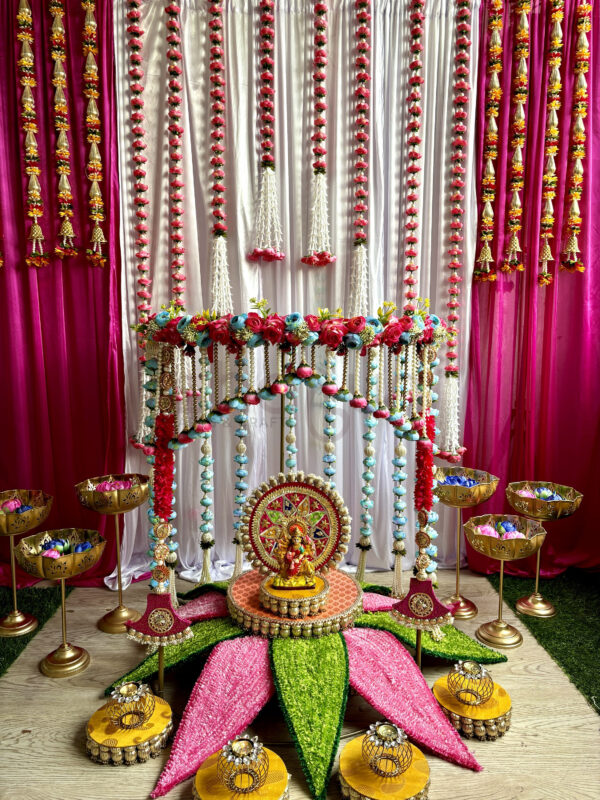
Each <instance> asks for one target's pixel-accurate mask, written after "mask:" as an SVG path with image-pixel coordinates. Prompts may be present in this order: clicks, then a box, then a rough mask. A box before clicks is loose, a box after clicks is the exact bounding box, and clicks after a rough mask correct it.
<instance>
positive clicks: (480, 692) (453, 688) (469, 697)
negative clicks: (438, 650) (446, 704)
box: [448, 661, 494, 706]
mask: <svg viewBox="0 0 600 800" xmlns="http://www.w3.org/2000/svg"><path fill="white" fill-rule="evenodd" d="M448 689H449V691H450V692H451V693H452V694H453V695H454V697H456V699H457V700H460V702H461V703H464V704H465V705H468V706H478V705H480V704H481V703H485V702H486V701H487V700H489V699H490V697H491V696H492V694H493V691H494V681H493V680H492V676H491V675H490V673H489V672H488V671H487V669H486V668H485V667H483V666H482V665H481V664H478V663H477V662H476V661H459V662H458V664H455V665H454V666H453V667H452V669H451V671H450V673H449V674H448Z"/></svg>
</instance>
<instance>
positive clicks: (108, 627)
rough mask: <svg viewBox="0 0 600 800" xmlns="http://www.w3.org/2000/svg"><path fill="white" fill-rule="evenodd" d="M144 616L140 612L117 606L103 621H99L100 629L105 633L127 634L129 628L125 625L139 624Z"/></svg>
mask: <svg viewBox="0 0 600 800" xmlns="http://www.w3.org/2000/svg"><path fill="white" fill-rule="evenodd" d="M141 616H142V615H141V614H140V612H139V611H136V610H135V609H133V608H127V607H126V606H117V607H116V608H113V610H112V611H109V612H108V614H105V615H104V616H103V617H102V619H100V620H98V627H99V628H100V630H101V631H104V633H126V632H127V626H126V625H125V623H126V622H127V621H128V620H129V621H130V622H137V620H138V619H140V617H141Z"/></svg>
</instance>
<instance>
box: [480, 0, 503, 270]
mask: <svg viewBox="0 0 600 800" xmlns="http://www.w3.org/2000/svg"><path fill="white" fill-rule="evenodd" d="M503 14H504V2H503V0H490V11H489V20H488V32H489V35H490V39H489V43H488V63H487V71H488V75H489V76H490V77H489V81H488V86H487V91H486V98H485V116H486V119H487V124H486V128H485V139H484V147H483V160H484V164H485V167H484V170H483V178H482V181H481V203H482V210H481V218H480V221H479V238H480V239H481V251H480V253H479V257H478V258H477V263H478V264H480V267H479V268H478V269H476V270H475V271H474V273H473V279H474V280H476V281H495V280H496V270H495V269H494V268H493V266H492V265H493V261H494V258H493V256H492V250H491V248H490V242H492V241H493V239H494V202H495V200H496V172H495V170H494V161H495V160H496V159H497V158H498V125H497V123H496V118H497V117H498V114H499V113H500V100H501V98H502V89H501V88H500V73H501V72H502V57H503V51H502V29H503Z"/></svg>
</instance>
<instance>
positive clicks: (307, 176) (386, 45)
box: [107, 0, 480, 586]
mask: <svg viewBox="0 0 600 800" xmlns="http://www.w3.org/2000/svg"><path fill="white" fill-rule="evenodd" d="M479 4H480V0H475V2H474V3H473V6H474V7H473V20H474V25H473V30H472V37H471V38H472V41H473V46H472V50H471V53H472V76H474V75H476V70H477V53H478V25H477V20H478V13H479ZM179 5H180V6H181V22H182V31H183V39H184V41H183V56H184V61H183V64H184V80H183V83H184V104H183V110H184V116H183V127H184V128H185V133H184V136H183V138H184V170H185V174H184V180H185V184H186V186H185V189H184V190H183V191H184V195H185V225H186V227H185V247H186V256H185V259H186V269H185V271H186V274H187V283H186V295H185V300H186V306H187V309H188V311H190V312H195V311H199V310H202V309H204V308H207V307H208V306H209V303H210V296H209V292H210V274H209V253H210V248H211V238H210V220H209V212H210V197H211V195H210V180H209V172H210V168H209V158H210V150H209V147H210V143H211V140H210V138H209V133H210V125H209V120H210V108H209V82H208V47H209V43H208V37H207V22H208V17H209V15H208V6H209V3H208V0H179ZM408 6H409V4H408V3H407V2H405V0H373V3H372V41H371V44H372V50H371V55H372V67H371V71H372V83H371V109H372V111H371V114H372V116H371V142H370V144H371V169H370V176H369V178H370V185H369V188H370V198H369V206H370V227H369V244H368V249H369V276H370V281H369V287H370V288H369V292H370V298H369V300H370V307H371V309H372V310H373V311H375V310H376V309H377V307H378V306H379V305H380V304H381V303H382V302H383V301H384V300H392V301H395V302H397V303H399V305H401V304H402V294H403V284H402V279H403V273H402V267H403V263H404V256H403V252H404V249H405V247H404V224H405V217H404V208H405V201H404V184H405V172H404V169H405V152H406V134H405V130H406V123H407V113H406V106H407V104H406V102H405V100H406V96H407V94H408V88H407V87H408V84H407V80H408V63H409V52H408ZM224 7H225V11H224V46H225V50H226V70H227V71H226V80H227V153H226V159H227V166H226V168H225V169H226V185H227V190H228V191H227V198H228V207H227V211H228V215H229V218H228V224H229V234H228V237H227V247H228V256H229V265H230V270H231V284H232V292H233V303H234V309H235V311H236V312H241V311H244V310H246V311H247V310H249V306H250V298H252V297H259V298H262V297H265V298H267V299H268V300H269V305H270V306H271V308H272V309H273V310H275V311H277V312H279V313H289V312H291V311H300V312H301V313H313V312H316V309H317V308H319V307H329V308H337V307H338V306H342V307H347V306H348V301H349V288H350V280H349V279H350V266H351V263H352V229H351V214H352V204H353V196H352V190H353V183H352V177H351V164H352V161H353V149H354V139H353V132H354V131H353V125H352V121H353V117H352V107H353V103H352V100H353V98H352V92H353V90H354V86H353V85H352V81H351V76H352V74H353V69H352V65H353V61H354V58H355V56H356V52H355V37H354V13H355V10H354V0H330V3H329V7H330V13H329V49H330V57H329V67H328V83H327V88H328V98H327V100H328V104H329V111H328V114H327V116H328V170H329V171H328V181H329V208H330V214H331V241H332V251H333V252H334V253H335V254H336V255H337V262H336V263H335V264H333V265H331V266H329V267H326V268H322V269H319V268H314V267H309V266H306V265H304V264H302V263H301V262H300V258H301V257H302V255H304V252H305V250H306V246H307V237H308V232H309V229H308V226H309V203H310V184H311V166H310V165H311V161H312V157H311V153H310V146H311V142H310V135H311V132H312V131H311V125H312V116H313V115H312V80H311V74H312V65H311V63H310V62H311V55H312V36H313V19H312V15H311V7H312V3H309V2H308V1H307V0H280V1H279V2H278V3H277V4H276V13H275V28H276V51H275V60H276V65H275V74H276V81H275V87H276V98H275V99H276V109H277V110H276V112H275V116H276V123H275V128H276V135H275V145H276V152H275V155H276V165H277V178H278V181H279V192H280V202H281V214H282V226H283V237H284V251H285V253H286V256H287V257H286V260H285V261H284V262H276V263H273V264H265V265H261V264H255V263H251V262H249V261H248V260H247V259H246V253H247V252H248V250H249V249H250V244H251V234H252V226H253V223H254V203H255V201H256V199H257V195H258V188H259V157H260V152H259V147H258V129H259V127H260V123H259V121H258V119H257V114H256V107H257V97H258V85H259V84H258V80H257V76H258V72H259V65H258V54H257V24H258V15H259V11H258V3H255V2H252V1H251V0H226V2H225V4H224ZM163 8H164V3H163V2H161V0H147V2H145V3H144V4H143V6H142V13H143V17H142V23H141V24H142V27H143V28H144V29H145V31H146V35H145V37H144V61H145V63H144V69H145V73H146V76H145V78H144V84H145V87H146V89H145V93H144V100H145V112H146V129H147V131H148V133H147V143H148V149H147V151H146V155H147V156H148V164H147V169H148V176H147V178H146V181H147V183H148V184H149V185H150V187H151V191H150V192H149V196H150V199H151V205H150V207H149V219H148V225H149V228H150V238H151V244H150V248H151V252H152V259H151V270H152V274H151V277H152V278H153V281H154V284H153V290H154V295H153V299H152V304H153V307H154V308H156V309H158V308H159V307H160V305H161V303H165V302H168V300H169V270H168V262H169V259H168V247H169V241H168V225H167V193H168V180H169V175H168V168H167V159H168V153H167V137H166V125H167V121H166V105H165V101H166V91H165V89H166V81H167V78H166V59H165V50H166V47H165V13H164V11H163ZM454 13H455V3H454V2H453V0H430V1H429V2H428V3H427V7H426V17H427V19H426V23H425V31H426V35H425V39H424V44H425V51H424V54H423V57H424V63H425V69H424V73H423V74H424V78H425V87H424V103H423V105H424V114H423V123H424V124H423V130H422V137H423V145H422V151H423V159H422V166H423V172H422V173H421V180H422V189H421V194H422V234H421V242H420V245H419V253H420V264H421V269H420V270H419V279H420V286H419V292H420V294H421V295H422V296H423V297H429V298H430V299H431V310H432V311H434V312H437V313H438V314H439V315H440V316H444V315H445V312H446V291H447V274H448V270H447V269H445V264H446V263H447V261H448V256H447V254H446V251H447V249H448V235H449V234H448V229H449V204H448V198H449V190H448V189H449V169H450V161H449V157H450V141H451V122H452V119H451V114H452V74H453V70H454V25H453V20H454ZM125 14H126V4H125V2H124V0H118V3H117V4H116V12H115V43H116V45H115V46H116V50H117V53H116V63H117V86H118V92H119V110H118V124H119V142H120V148H121V153H120V170H121V185H122V206H121V208H122V211H121V214H122V229H121V236H122V254H123V275H122V308H123V331H124V343H123V348H124V362H125V384H126V400H127V426H128V430H129V431H130V432H133V431H134V430H135V429H136V426H137V417H138V411H139V409H138V405H139V400H138V383H139V381H138V361H137V353H136V343H135V335H134V334H133V333H132V332H131V333H129V335H128V331H129V326H130V325H131V324H132V323H134V322H135V320H136V300H137V298H136V295H135V292H136V279H137V275H136V270H135V266H134V257H133V253H134V251H135V245H134V241H133V240H134V236H133V223H132V220H133V208H132V197H133V192H132V186H131V177H130V176H131V167H130V163H131V162H130V158H131V150H130V142H131V136H130V131H129V122H128V119H129V101H130V98H129V95H128V75H127V69H128V66H127V44H126V42H127V35H126V33H125V28H126V24H127V23H126V19H125ZM471 83H474V79H473V77H472V79H471ZM474 117H475V115H474V114H471V116H470V129H469V134H468V140H469V159H468V161H467V163H466V170H467V172H466V174H467V178H468V182H467V186H466V190H465V191H466V213H465V217H464V221H465V243H464V247H465V265H466V266H465V271H464V275H463V277H464V282H463V284H462V291H463V293H462V297H461V300H462V312H461V317H462V319H461V326H460V327H461V330H462V340H461V348H460V350H461V365H462V381H461V385H462V386H464V385H465V379H466V371H467V358H466V354H467V349H468V330H469V308H470V290H469V287H470V276H471V265H472V262H473V254H474V245H475V234H476V225H477V220H476V205H475V187H474V185H473V175H474V171H473V169H472V164H473V139H474V130H473V124H472V123H473V120H474ZM469 176H470V177H469ZM321 366H322V365H321ZM442 367H443V361H442ZM339 369H340V371H341V360H340V365H339ZM321 371H322V370H321ZM440 376H441V377H440V384H439V386H440V388H441V392H440V395H441V396H440V403H439V407H440V408H442V407H443V386H444V378H443V371H442V369H440ZM300 389H301V390H300V397H299V413H298V425H297V429H296V434H297V437H298V441H297V444H298V448H299V452H298V468H299V469H303V470H305V471H306V472H314V473H317V474H322V467H323V464H322V461H321V458H322V454H323V441H324V436H323V434H322V428H323V412H322V396H321V394H320V393H316V392H313V391H310V390H305V389H304V388H303V387H300ZM249 414H250V421H249V428H250V433H251V435H250V437H249V440H248V455H249V457H250V475H249V479H248V482H249V484H250V487H253V486H255V485H257V484H258V483H260V482H261V481H262V480H264V479H265V478H266V477H267V476H269V475H270V474H273V473H276V472H277V471H278V469H279V445H278V442H279V430H280V427H279V426H280V415H279V405H278V402H277V401H273V402H272V403H267V404H261V406H260V407H258V408H256V407H255V408H252V409H250V412H249ZM234 427H235V424H234V422H233V420H229V421H228V422H227V423H226V424H224V425H222V426H220V427H218V428H217V429H216V430H215V433H214V440H213V450H214V453H215V505H214V511H215V539H216V547H215V549H214V551H213V554H214V558H215V562H214V564H213V567H214V577H222V576H224V575H227V574H230V568H229V572H228V571H227V570H228V566H227V564H228V563H231V562H232V561H233V555H234V547H233V544H232V534H233V530H232V523H233V513H232V512H233V481H234V477H233V470H234V462H233V455H234V446H235V441H234V439H235V437H234V436H233V430H234ZM337 428H338V436H337V448H338V449H337V459H338V460H337V467H338V474H337V476H336V482H337V488H338V490H339V491H340V492H341V494H342V496H343V497H344V498H345V500H346V503H347V504H348V506H349V509H350V513H351V515H352V517H353V519H354V520H356V519H358V517H359V514H360V505H359V499H360V481H361V477H360V476H361V473H362V457H363V456H362V444H363V443H362V439H361V434H362V432H363V426H362V417H361V414H360V412H356V411H353V410H352V409H350V408H348V407H347V406H346V407H344V408H343V410H340V411H338V422H337ZM377 431H378V432H377V442H378V461H377V468H376V478H375V482H374V485H375V487H376V494H375V495H374V497H375V498H376V505H375V508H374V510H373V514H374V517H375V522H374V535H373V549H372V550H371V551H370V553H369V558H368V566H369V567H372V568H380V569H381V568H388V567H389V566H390V565H391V563H392V555H391V543H392V535H391V527H392V526H391V509H392V481H391V476H390V473H391V457H392V447H391V444H392V442H391V440H392V438H393V437H392V436H390V433H391V430H390V428H389V426H388V425H387V424H380V425H379V426H378V429H377ZM408 449H409V480H408V481H407V489H408V495H407V497H408V498H409V509H408V511H409V513H408V514H407V516H408V519H409V523H408V525H407V545H408V557H407V559H406V560H405V568H408V567H409V566H410V564H411V563H412V559H413V558H414V544H413V541H412V531H413V530H414V527H413V524H412V521H413V513H412V510H411V509H410V498H411V497H412V476H413V469H412V466H411V461H410V459H411V456H412V455H413V452H414V451H413V446H412V445H410V444H409V446H408ZM199 455H200V453H199V448H198V447H194V446H193V445H192V446H190V447H188V448H187V449H186V450H184V451H182V452H180V453H178V454H177V475H176V480H177V484H178V486H177V490H176V497H177V505H176V509H177V514H178V517H177V528H178V540H179V543H180V548H179V557H180V566H179V569H180V573H181V574H182V575H183V576H184V577H188V578H191V579H196V578H197V577H198V576H199V574H200V569H201V561H202V551H201V550H200V548H199V533H198V524H199V519H200V511H199V503H198V500H199V494H200V491H199V485H200V476H199V472H200V469H199V466H198V462H197V460H198V458H199ZM126 469H127V470H128V471H129V470H131V471H147V469H148V465H147V464H146V463H145V460H144V457H143V456H140V454H139V453H138V452H137V451H135V450H134V449H133V448H130V449H129V450H128V456H127V464H126ZM439 510H440V522H439V525H438V530H439V531H440V534H441V535H440V537H439V539H438V540H437V544H438V548H439V559H438V561H439V563H440V566H441V567H443V566H446V565H447V566H449V565H451V564H452V563H454V560H455V544H454V535H453V533H454V529H455V528H454V524H455V522H454V521H455V517H454V512H453V511H450V512H448V511H447V510H445V509H442V508H441V506H440V509H439ZM356 527H357V526H356ZM147 532H148V524H147V519H146V516H145V509H144V510H142V511H134V512H131V513H129V514H128V515H127V517H126V520H125V537H124V544H123V570H124V577H125V582H126V583H127V582H128V581H129V580H131V577H132V576H134V575H136V574H140V573H141V572H142V571H144V570H145V568H146V566H147V561H148V558H147V554H146V551H147ZM354 539H355V540H357V539H358V537H357V535H356V532H355V533H354ZM356 558H357V553H356V551H355V549H354V548H353V547H351V549H350V551H349V554H348V560H349V561H350V562H351V563H356ZM107 583H108V584H109V585H111V586H112V585H114V576H111V578H110V579H107Z"/></svg>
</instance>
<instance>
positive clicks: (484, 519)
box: [465, 514, 546, 647]
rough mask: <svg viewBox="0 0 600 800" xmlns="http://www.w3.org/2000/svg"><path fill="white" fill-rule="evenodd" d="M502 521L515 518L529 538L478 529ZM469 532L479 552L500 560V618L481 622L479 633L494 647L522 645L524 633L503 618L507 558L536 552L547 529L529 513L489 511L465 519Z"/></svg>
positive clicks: (467, 533)
mask: <svg viewBox="0 0 600 800" xmlns="http://www.w3.org/2000/svg"><path fill="white" fill-rule="evenodd" d="M499 522H512V524H513V525H514V526H515V527H516V529H517V530H518V531H519V532H520V533H523V534H524V535H525V538H524V539H496V538H495V537H493V536H485V535H484V534H480V533H478V531H477V528H478V527H479V526H480V525H490V526H491V527H492V528H495V527H496V525H497V523H499ZM465 535H466V537H467V541H468V542H469V544H470V545H471V547H472V548H473V549H474V550H477V552H478V553H481V554H482V555H484V556H487V557H488V558H495V559H497V560H498V561H500V588H499V590H498V591H499V602H498V618H497V619H495V620H493V621H492V622H486V623H484V624H483V625H480V626H479V628H477V631H476V633H475V635H476V636H477V638H478V639H480V640H481V641H482V642H485V643H486V644H490V645H492V647H518V646H519V645H520V644H521V642H522V641H523V637H522V635H521V633H520V632H519V631H518V630H517V629H516V628H515V627H514V626H513V625H509V624H508V623H507V622H505V621H504V620H503V619H502V594H503V587H504V562H505V561H514V560H516V559H518V558H526V557H527V556H530V555H533V553H535V552H536V551H537V550H539V548H540V547H541V546H542V544H543V543H544V539H545V538H546V531H545V530H544V528H542V526H541V525H540V523H539V522H536V521H535V520H531V519H525V517H517V516H516V515H515V514H485V515H484V516H481V517H471V519H470V520H469V521H468V522H467V523H465Z"/></svg>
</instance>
